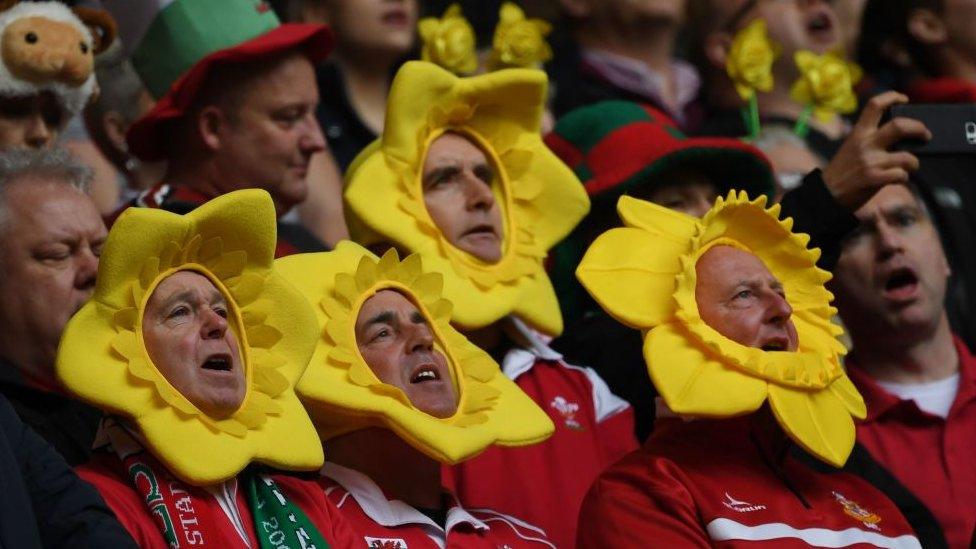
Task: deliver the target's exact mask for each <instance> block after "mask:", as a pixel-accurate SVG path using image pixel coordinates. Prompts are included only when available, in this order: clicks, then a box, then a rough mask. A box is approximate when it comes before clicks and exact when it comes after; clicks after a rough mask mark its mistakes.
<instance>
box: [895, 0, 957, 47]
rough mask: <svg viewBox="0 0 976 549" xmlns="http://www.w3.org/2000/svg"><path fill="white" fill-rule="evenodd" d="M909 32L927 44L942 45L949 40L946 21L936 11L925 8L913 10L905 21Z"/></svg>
mask: <svg viewBox="0 0 976 549" xmlns="http://www.w3.org/2000/svg"><path fill="white" fill-rule="evenodd" d="M905 26H906V28H907V30H908V34H910V35H911V36H912V38H914V39H915V40H918V41H919V42H921V43H923V44H926V45H933V46H935V45H942V44H945V42H946V40H948V35H949V32H948V30H947V29H946V25H945V22H944V21H942V18H941V17H940V16H939V15H938V14H937V13H935V12H933V11H932V10H929V9H925V8H918V9H915V10H912V11H911V13H909V14H908V19H907V20H906V21H905Z"/></svg>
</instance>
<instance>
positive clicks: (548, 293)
mask: <svg viewBox="0 0 976 549" xmlns="http://www.w3.org/2000/svg"><path fill="white" fill-rule="evenodd" d="M546 83H547V80H546V76H545V73H543V72H542V71H539V70H533V69H505V70H499V71H495V72H491V73H488V74H483V75H479V76H472V77H467V78H460V77H457V76H455V75H453V74H451V73H450V72H448V71H446V70H444V69H442V68H440V67H438V66H436V65H434V64H432V63H425V62H422V61H412V62H408V63H406V64H404V65H403V67H402V68H401V69H400V71H399V72H398V73H397V75H396V77H395V78H394V80H393V85H392V88H391V91H390V97H389V100H388V102H387V113H386V125H385V129H384V132H383V136H382V137H381V138H379V139H378V140H377V141H375V142H374V143H373V144H372V145H370V146H369V147H367V148H366V149H365V150H364V151H363V152H361V153H360V154H359V156H358V157H357V158H356V159H355V160H354V161H353V163H352V165H351V166H350V167H349V170H348V171H347V173H346V181H347V187H346V191H345V204H346V211H347V218H348V219H349V226H350V233H351V234H352V237H353V239H354V240H356V241H357V242H359V243H361V244H364V245H371V244H374V243H377V242H386V243H391V244H394V245H396V246H397V247H399V248H400V249H402V250H406V251H408V252H410V253H418V254H420V255H421V257H423V261H424V265H425V267H426V268H428V269H430V270H432V271H436V272H440V273H442V274H443V276H444V295H445V297H446V298H448V299H449V300H451V301H452V302H453V303H454V309H455V314H454V321H455V322H456V323H457V324H458V325H459V326H462V327H464V328H467V329H474V328H480V327H483V326H487V325H489V324H491V323H493V322H495V321H497V320H499V319H500V318H502V317H504V316H506V315H508V314H515V315H517V316H519V317H520V318H522V319H523V320H526V321H527V322H528V323H530V324H532V325H533V327H535V328H537V329H539V330H541V331H543V332H545V333H548V334H558V333H560V332H561V331H562V317H561V315H560V312H559V304H558V302H557V300H556V294H555V291H554V290H553V289H552V284H551V283H550V281H549V277H548V276H547V275H546V272H545V269H544V268H543V265H542V261H543V259H544V258H545V256H546V253H547V252H548V250H549V248H551V247H552V246H553V245H555V244H556V243H557V242H559V241H560V240H562V239H563V238H564V237H565V236H566V235H567V234H569V232H570V231H571V230H572V229H573V227H575V226H576V224H577V223H578V222H579V221H580V220H581V219H582V218H583V216H584V215H586V212H587V211H589V199H588V198H587V196H586V192H585V190H584V189H583V186H582V184H581V183H580V181H579V179H577V178H576V176H575V175H574V174H573V172H572V170H570V169H569V167H567V166H566V165H565V164H564V163H563V162H562V161H560V160H559V158H558V157H557V156H556V155H555V154H553V153H552V151H550V150H549V148H548V147H546V145H545V144H544V143H543V141H542V137H541V135H540V133H539V131H540V129H539V128H540V120H541V117H542V113H543V109H544V106H545V98H546ZM445 132H455V133H458V134H461V135H463V136H465V137H467V138H468V139H469V140H470V141H472V142H473V143H474V144H475V145H477V146H478V147H479V149H481V150H482V152H484V153H485V155H486V157H488V159H489V161H490V162H491V163H492V165H493V166H494V167H495V171H496V175H497V177H496V179H495V181H494V182H493V185H492V187H493V189H492V190H493V193H494V194H495V198H496V201H497V202H498V203H499V204H500V206H501V211H502V217H503V223H504V232H505V234H504V238H503V241H504V242H503V245H502V248H503V249H502V257H501V259H500V260H499V261H498V262H496V263H486V262H484V261H481V260H479V259H478V258H476V257H474V256H472V255H470V254H468V253H466V252H464V251H462V250H460V249H458V248H456V247H454V246H453V245H452V244H451V243H450V242H448V241H447V239H446V238H445V237H444V236H443V235H442V234H441V231H440V230H439V229H438V228H437V226H436V225H435V223H434V221H433V220H432V219H431V216H430V215H429V213H428V212H427V208H426V205H425V203H424V195H423V188H422V181H421V176H422V171H423V165H424V161H425V159H426V155H427V150H428V148H429V147H430V144H431V143H432V142H433V141H434V140H435V139H437V138H438V137H440V136H441V135H442V134H443V133H445ZM377 196H382V197H388V198H384V199H383V200H377V199H376V197H377Z"/></svg>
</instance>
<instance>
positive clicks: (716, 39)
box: [702, 32, 732, 71]
mask: <svg viewBox="0 0 976 549" xmlns="http://www.w3.org/2000/svg"><path fill="white" fill-rule="evenodd" d="M730 49H732V35H731V34H729V33H727V32H713V33H712V34H709V35H708V36H707V37H705V43H704V44H702V51H703V52H704V53H705V58H706V59H708V62H709V64H711V65H712V66H713V67H715V68H717V69H720V70H722V71H725V60H726V59H727V58H728V57H729V50H730Z"/></svg>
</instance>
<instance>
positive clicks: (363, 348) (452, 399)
mask: <svg viewBox="0 0 976 549" xmlns="http://www.w3.org/2000/svg"><path fill="white" fill-rule="evenodd" d="M355 330H356V344H357V346H358V347H359V354H360V356H362V358H363V360H364V361H365V362H366V364H367V365H368V366H369V367H370V369H371V370H372V372H373V374H374V375H375V376H376V377H377V378H378V379H379V380H380V381H382V382H383V383H385V384H387V385H392V386H394V387H397V388H399V389H400V390H401V391H403V393H404V394H405V395H406V396H407V398H408V399H409V400H410V403H411V404H412V405H413V407H414V408H416V409H417V410H420V411H421V412H424V413H426V414H429V415H431V416H434V417H437V418H448V417H451V416H453V415H454V413H455V412H456V411H457V407H458V400H459V394H458V387H457V383H456V381H455V380H456V376H455V375H454V372H453V369H454V368H453V366H454V365H453V364H451V363H450V362H449V361H448V359H447V358H446V355H445V353H444V352H443V351H442V349H443V343H442V342H440V341H439V340H438V337H437V334H436V333H435V332H434V330H433V329H432V322H431V321H430V319H429V318H428V317H427V316H426V315H425V314H424V312H423V311H422V310H421V308H419V307H417V305H416V304H415V303H414V302H413V301H412V300H411V299H410V298H409V296H407V295H405V294H404V293H402V292H400V291H397V290H395V289H392V288H391V289H384V290H380V291H378V292H376V293H375V294H373V295H372V296H371V297H369V298H368V299H366V301H364V302H363V304H362V306H361V307H360V309H359V313H358V314H357V317H356V324H355Z"/></svg>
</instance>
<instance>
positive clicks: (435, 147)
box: [424, 130, 491, 174]
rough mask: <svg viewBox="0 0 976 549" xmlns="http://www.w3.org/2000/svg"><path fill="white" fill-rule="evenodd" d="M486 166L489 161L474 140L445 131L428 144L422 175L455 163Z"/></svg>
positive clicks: (455, 132)
mask: <svg viewBox="0 0 976 549" xmlns="http://www.w3.org/2000/svg"><path fill="white" fill-rule="evenodd" d="M459 162H461V163H464V164H488V165H491V161H490V159H489V158H488V155H487V154H485V151H484V150H482V148H481V146H480V145H479V144H478V143H477V142H475V140H474V139H472V138H471V137H469V136H467V135H465V134H464V133H462V132H459V131H456V130H447V131H445V132H444V133H442V134H441V135H439V136H438V137H436V138H434V140H433V141H431V142H430V146H429V147H428V148H427V155H426V157H425V158H424V173H425V174H426V173H427V172H429V171H431V170H433V169H437V168H439V167H442V166H445V165H451V164H456V163H459Z"/></svg>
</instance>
